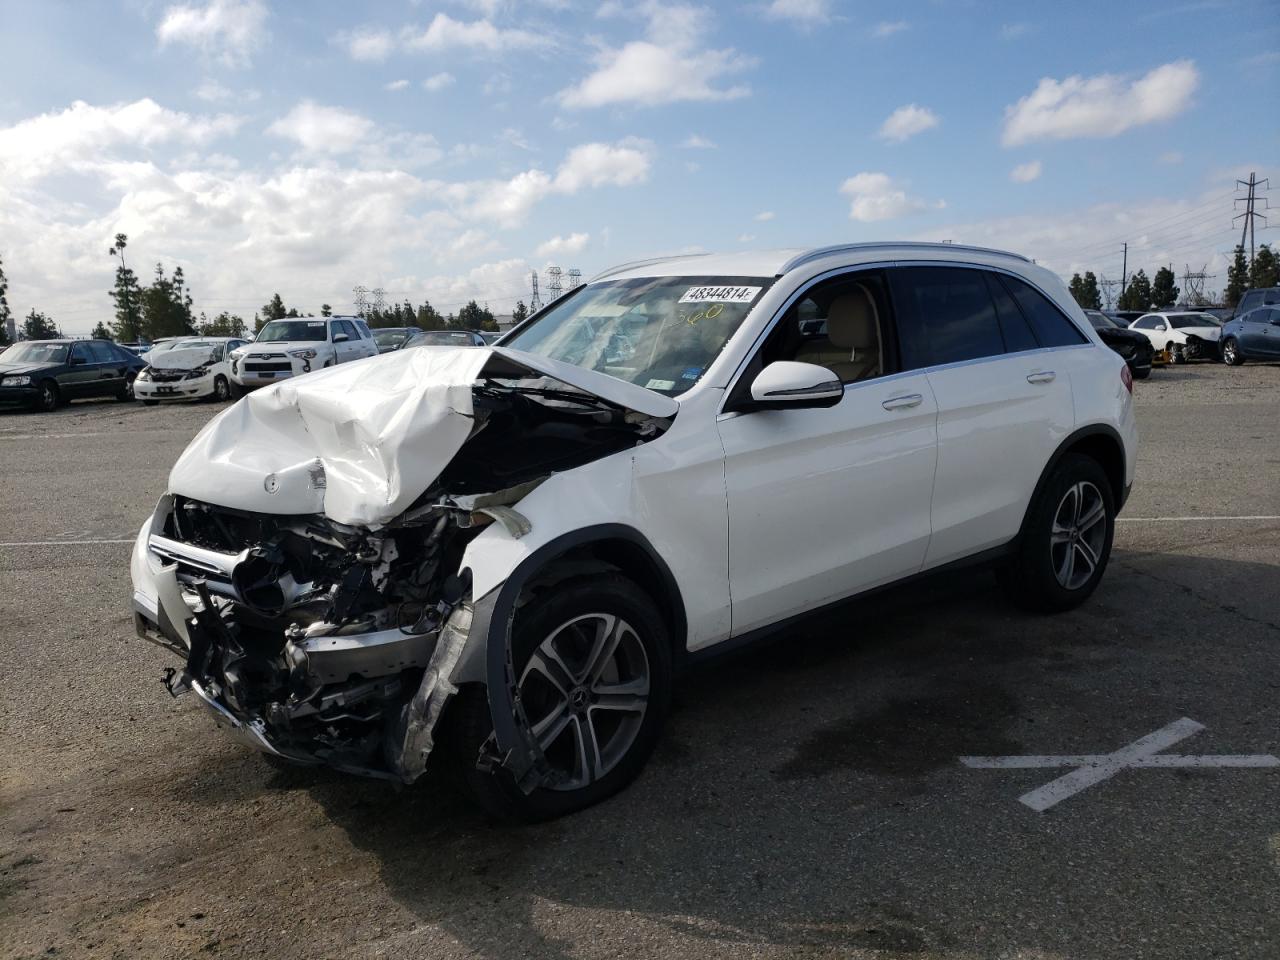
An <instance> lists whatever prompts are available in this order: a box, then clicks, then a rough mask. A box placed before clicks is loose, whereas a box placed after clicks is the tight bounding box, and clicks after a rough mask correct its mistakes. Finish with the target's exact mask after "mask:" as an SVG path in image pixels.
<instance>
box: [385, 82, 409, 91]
mask: <svg viewBox="0 0 1280 960" xmlns="http://www.w3.org/2000/svg"><path fill="white" fill-rule="evenodd" d="M408 88H409V81H408V80H392V81H391V82H390V83H388V84H387V85H386V86H384V87H383V88H382V89H383V90H386V91H388V92H390V93H396V92H398V91H400V90H407V89H408Z"/></svg>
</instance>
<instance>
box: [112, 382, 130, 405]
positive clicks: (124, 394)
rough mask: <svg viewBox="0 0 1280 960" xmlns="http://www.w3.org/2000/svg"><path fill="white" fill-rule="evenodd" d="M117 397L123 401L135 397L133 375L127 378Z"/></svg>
mask: <svg viewBox="0 0 1280 960" xmlns="http://www.w3.org/2000/svg"><path fill="white" fill-rule="evenodd" d="M116 399H117V400H120V401H121V402H128V401H131V400H132V399H133V377H129V378H128V379H126V380H125V382H124V386H123V387H121V388H120V392H119V393H117V394H116Z"/></svg>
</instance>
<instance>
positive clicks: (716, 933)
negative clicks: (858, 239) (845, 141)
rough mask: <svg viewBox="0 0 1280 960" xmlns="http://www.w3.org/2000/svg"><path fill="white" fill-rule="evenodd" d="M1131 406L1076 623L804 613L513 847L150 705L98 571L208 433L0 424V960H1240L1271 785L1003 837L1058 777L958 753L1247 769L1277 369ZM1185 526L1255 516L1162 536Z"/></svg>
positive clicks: (1172, 387)
mask: <svg viewBox="0 0 1280 960" xmlns="http://www.w3.org/2000/svg"><path fill="white" fill-rule="evenodd" d="M1136 392H1137V401H1138V411H1139V421H1140V429H1141V434H1142V448H1141V459H1140V463H1139V467H1138V481H1137V486H1136V489H1135V492H1134V494H1133V497H1132V499H1131V500H1130V502H1129V505H1128V507H1127V508H1126V510H1125V513H1124V517H1125V518H1126V522H1124V523H1122V524H1121V525H1120V529H1119V531H1118V533H1117V537H1116V547H1115V552H1114V554H1113V557H1112V564H1111V568H1110V570H1109V572H1108V574H1107V577H1106V578H1105V580H1104V581H1103V584H1102V586H1101V588H1100V589H1099V591H1098V592H1097V594H1096V595H1095V596H1094V598H1093V599H1092V600H1091V602H1090V603H1088V604H1087V605H1085V606H1084V607H1083V608H1082V609H1080V610H1078V611H1075V612H1073V613H1071V614H1068V615H1064V616H1059V617H1054V618H1043V617H1033V616H1029V615H1026V614H1022V613H1019V612H1017V611H1016V610H1014V609H1013V608H1011V607H1010V606H1008V605H1007V604H1006V603H1005V602H1004V600H1003V599H1002V598H1001V596H1000V594H999V592H998V591H997V589H996V588H995V585H994V581H993V579H992V578H991V577H990V576H989V575H987V574H984V573H968V574H964V575H959V576H952V577H949V578H947V579H945V580H933V581H929V582H926V583H924V584H918V585H915V586H912V587H909V588H901V589H899V590H896V591H892V592H889V593H887V594H882V595H880V596H879V597H877V598H875V599H873V600H869V601H865V602H863V603H860V604H856V605H854V606H852V607H850V608H848V609H845V610H843V611H841V612H840V613H839V614H837V615H831V616H827V617H824V618H821V619H815V620H812V621H810V622H808V623H806V624H804V625H803V626H802V627H800V628H799V629H797V630H795V631H793V632H792V633H790V634H789V635H787V636H786V637H784V638H783V639H782V640H781V641H780V642H778V643H776V644H774V645H771V646H769V647H767V648H761V649H757V650H754V651H751V652H748V653H746V654H743V655H739V656H736V657H734V658H732V659H730V660H727V661H721V662H719V663H718V664H715V665H713V666H711V667H708V668H704V669H702V670H701V671H700V672H699V673H697V674H695V675H694V676H692V677H690V678H688V679H687V680H686V681H685V682H684V683H683V685H682V686H681V687H680V689H679V692H678V697H677V706H676V710H675V712H674V714H673V716H672V718H671V721H670V723H669V726H668V728H667V732H666V735H665V739H664V741H663V744H662V746H661V747H660V748H659V751H658V753H657V755H656V757H655V758H654V761H653V762H652V763H651V765H650V766H649V768H648V769H647V771H646V772H645V774H644V775H643V776H642V777H641V778H640V780H639V781H638V782H637V783H636V784H635V785H634V786H633V787H632V788H631V789H629V790H627V791H626V792H624V793H623V794H622V795H620V796H619V797H617V798H615V799H614V800H612V801H610V802H608V803H606V804H604V805H602V806H599V807H597V808H594V809H592V810H590V811H588V812H586V813H583V814H580V815H578V816H576V817H573V818H570V819H566V820H561V821H558V822H555V823H551V824H546V825H542V826H538V827H531V828H520V829H513V828H507V827H498V826H495V825H492V824H490V823H489V822H487V821H486V820H485V819H483V818H482V817H481V816H480V815H479V814H478V813H476V812H475V811H474V810H472V809H471V808H470V807H469V806H468V805H467V804H466V802H465V801H464V800H463V799H462V798H461V797H459V796H458V795H457V794H456V793H455V792H454V791H453V790H452V788H451V787H450V786H449V785H448V784H447V783H441V782H436V781H434V780H430V781H426V782H423V783H422V784H420V785H419V786H416V787H414V788H411V789H403V790H397V789H394V788H392V787H390V786H387V785H385V784H382V783H376V782H370V781H362V780H358V779H352V778H348V777H343V776H340V775H336V774H335V775H330V774H326V773H323V772H314V771H307V770H298V771H293V770H285V771H281V770H277V769H275V768H273V767H271V766H268V765H267V764H266V763H264V762H263V761H262V760H261V759H260V758H259V757H257V756H255V755H251V754H249V753H247V752H245V751H244V750H243V749H242V748H240V747H238V746H236V745H233V744H232V743H230V742H228V741H225V740H223V739H222V738H221V737H220V736H219V735H218V734H217V732H216V731H215V730H214V729H213V727H212V724H211V723H210V722H209V720H208V719H207V717H206V716H205V715H204V714H203V713H202V712H200V711H199V710H198V709H197V708H196V707H195V706H194V705H192V704H190V703H189V702H187V701H179V702H175V701H172V700H171V699H170V698H169V696H168V695H167V694H166V693H165V691H164V690H163V689H162V688H161V686H160V683H159V676H160V672H161V670H162V668H163V667H164V666H165V665H167V664H168V662H169V659H168V657H169V655H168V654H166V653H165V652H164V651H162V650H160V649H158V648H154V647H151V646H149V645H147V644H145V643H143V642H141V641H139V640H137V639H135V638H134V636H133V632H132V624H131V619H130V616H129V611H128V604H127V597H128V594H129V587H128V550H129V547H128V545H127V544H124V543H117V542H112V541H118V540H122V539H131V538H132V536H133V533H134V532H135V531H136V529H137V527H138V525H139V524H140V522H141V521H142V519H143V517H144V516H145V515H146V514H147V513H148V512H149V511H150V509H151V507H152V505H153V504H154V501H155V498H156V497H157V496H158V494H159V493H160V492H161V491H162V489H163V486H164V482H165V478H166V475H167V472H168V468H169V466H170V465H171V464H172V462H173V460H174V459H175V458H176V457H177V455H178V453H179V452H180V451H181V449H182V448H183V446H184V445H185V444H186V443H187V441H188V440H189V439H190V438H191V436H192V435H193V434H194V433H195V432H196V431H197V430H198V429H199V427H200V426H201V425H202V424H203V423H204V422H205V421H206V420H207V419H208V417H209V416H210V415H212V413H214V412H215V411H216V409H217V408H215V407H212V406H208V405H200V406H192V407H181V408H143V407H141V406H135V405H129V406H125V405H123V404H118V403H113V402H104V403H96V402H95V403H77V404H75V405H73V406H71V407H70V408H67V409H64V410H61V411H59V412H57V413H55V414H52V415H47V416H38V415H31V414H22V413H0V491H3V498H4V508H3V510H2V511H0V735H2V736H3V753H2V755H3V758H4V762H3V764H0V957H37V956H39V957H46V956H95V957H137V956H147V957H151V956H156V957H169V956H174V957H177V956H206V955H212V956H233V957H234V956H270V957H281V958H288V957H351V958H355V957H374V956H387V957H432V958H453V957H492V958H506V957H539V958H540V957H563V958H570V957H572V958H598V957H628V956H637V955H647V956H657V957H698V958H706V957H722V956H723V957H743V956H749V957H806V958H827V957H842V958H870V957H877V958H908V957H909V958H921V960H927V958H974V957H999V958H1009V960H1015V958H1016V960H1049V958H1093V957H1108V958H1110V957H1124V958H1135V957H1188V958H1204V957H1230V958H1245V957H1258V958H1273V957H1275V956H1277V954H1278V953H1280V946H1278V945H1280V912H1278V911H1277V909H1276V904H1277V902H1280V901H1278V899H1277V896H1278V894H1280V814H1278V813H1277V811H1278V810H1280V769H1276V768H1221V767H1213V766H1179V767H1168V768H1142V769H1124V770H1121V771H1120V772H1118V773H1116V775H1115V776H1113V777H1111V778H1110V779H1107V780H1105V781H1104V782H1102V783H1098V784H1096V785H1094V786H1091V787H1089V788H1087V789H1084V790H1082V791H1081V792H1079V793H1076V794H1074V795H1072V796H1069V797H1067V798H1065V799H1063V800H1062V801H1061V802H1060V803H1058V804H1057V805H1055V806H1052V807H1051V808H1050V809H1046V810H1044V811H1043V812H1037V811H1035V810H1033V809H1030V808H1029V807H1028V806H1026V805H1024V804H1023V803H1020V802H1019V799H1018V798H1019V797H1020V796H1022V795H1023V794H1025V793H1027V792H1028V791H1031V790H1034V789H1035V788H1038V787H1041V786H1043V785H1044V784H1047V783H1048V782H1050V781H1051V780H1054V779H1055V778H1056V777H1059V776H1060V775H1062V774H1065V773H1068V772H1069V769H971V768H969V767H967V766H965V765H964V764H962V763H961V762H960V759H959V758H960V757H962V756H970V755H982V756H1006V755H1012V756H1023V755H1062V754H1067V755H1077V754H1087V755H1093V754H1100V753H1109V752H1112V751H1115V750H1118V749H1120V748H1121V747H1124V746H1125V745H1127V744H1130V743H1132V742H1133V741H1136V740H1138V739H1139V738H1141V737H1145V736H1146V735H1148V734H1151V733H1153V732H1155V731H1157V730H1160V729H1161V728H1164V727H1166V726H1167V725H1169V724H1170V723H1172V722H1174V721H1177V720H1179V719H1180V718H1184V717H1185V718H1190V719H1192V720H1194V721H1197V722H1198V723H1200V724H1203V725H1204V727H1205V729H1204V730H1202V731H1201V732H1199V733H1196V734H1194V736H1190V737H1188V738H1187V739H1185V740H1183V741H1181V742H1180V743H1178V744H1177V745H1176V746H1172V747H1170V748H1169V749H1168V750H1167V751H1166V752H1167V753H1174V754H1187V755H1218V754H1228V755H1239V754H1276V755H1280V669H1278V668H1277V662H1276V660H1277V650H1280V576H1278V574H1280V520H1278V519H1274V518H1276V517H1278V516H1280V365H1257V364H1248V365H1246V366H1244V367H1241V368H1238V369H1233V368H1226V367H1223V366H1220V365H1209V364H1195V365H1191V366H1188V367H1180V368H1169V369H1164V370H1157V371H1155V372H1154V373H1153V375H1152V378H1151V380H1149V381H1146V382H1140V383H1138V384H1136ZM1210 516H1219V517H1259V516H1264V517H1270V518H1272V519H1262V520H1259V519H1232V520H1219V521H1200V520H1186V519H1167V518H1187V517H1210ZM1143 518H1159V519H1154V520H1150V519H1143ZM49 541H55V542H56V543H54V544H53V545H49V543H48V542H49ZM68 541H81V542H79V543H75V544H72V543H69V542H68ZM83 541H105V542H98V543H86V542H83ZM15 543H23V544H30V543H36V544H39V545H34V546H12V545H10V544H15Z"/></svg>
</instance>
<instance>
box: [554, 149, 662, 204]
mask: <svg viewBox="0 0 1280 960" xmlns="http://www.w3.org/2000/svg"><path fill="white" fill-rule="evenodd" d="M649 162H650V158H649V149H648V144H646V143H644V142H642V141H635V140H624V141H623V142H622V143H620V144H616V145H612V144H607V143H584V144H582V145H581V146H577V147H574V148H573V149H572V150H570V151H569V154H568V156H567V157H565V160H564V163H562V164H561V165H560V169H559V170H558V171H557V173H556V179H555V189H556V190H558V191H560V192H562V193H577V192H578V191H579V190H580V189H582V188H583V187H599V186H603V185H605V184H613V185H614V186H618V187H629V186H632V185H634V184H637V183H643V182H644V181H645V180H647V179H648V177H649Z"/></svg>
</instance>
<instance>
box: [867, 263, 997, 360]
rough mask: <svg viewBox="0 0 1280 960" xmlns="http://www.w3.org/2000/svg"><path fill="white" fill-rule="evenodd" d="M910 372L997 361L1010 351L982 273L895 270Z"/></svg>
mask: <svg viewBox="0 0 1280 960" xmlns="http://www.w3.org/2000/svg"><path fill="white" fill-rule="evenodd" d="M890 275H891V276H892V277H893V281H892V282H893V294H894V301H895V306H896V308H897V311H898V324H899V339H900V346H901V349H902V365H903V368H904V369H908V370H910V369H915V368H918V367H928V366H936V365H938V364H943V363H956V362H958V361H961V360H977V359H980V358H982V357H995V356H999V355H1000V354H1002V353H1004V352H1005V349H1004V338H1003V337H1002V335H1001V333H1000V322H999V320H998V319H997V317H996V309H995V304H994V303H993V302H992V300H991V295H990V294H989V293H988V292H987V283H986V280H985V279H984V277H983V275H982V271H981V270H971V269H967V268H963V267H901V268H898V269H896V270H891V271H890Z"/></svg>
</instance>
